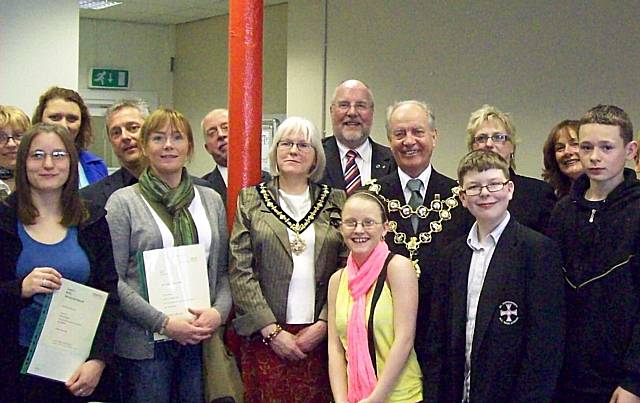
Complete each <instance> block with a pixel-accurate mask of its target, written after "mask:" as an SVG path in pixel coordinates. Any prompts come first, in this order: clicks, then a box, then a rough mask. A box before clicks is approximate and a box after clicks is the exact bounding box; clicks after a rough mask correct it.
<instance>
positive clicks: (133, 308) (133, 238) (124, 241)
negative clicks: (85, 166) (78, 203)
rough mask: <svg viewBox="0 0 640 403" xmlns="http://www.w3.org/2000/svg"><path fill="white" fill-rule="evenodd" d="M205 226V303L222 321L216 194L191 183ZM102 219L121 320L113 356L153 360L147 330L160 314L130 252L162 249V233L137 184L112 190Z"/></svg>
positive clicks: (221, 214)
mask: <svg viewBox="0 0 640 403" xmlns="http://www.w3.org/2000/svg"><path fill="white" fill-rule="evenodd" d="M195 187H196V189H197V191H198V192H200V197H201V199H202V204H203V206H204V209H205V211H206V214H207V218H208V220H209V224H210V225H211V247H210V251H209V260H208V262H207V267H208V269H209V290H210V293H211V296H210V297H211V305H212V306H213V307H214V308H215V309H216V310H217V311H218V312H219V313H220V315H221V316H222V321H223V322H224V321H225V320H226V318H227V316H228V314H229V311H230V310H231V292H230V290H229V279H228V276H227V239H228V236H227V228H226V218H225V210H224V207H223V205H222V199H221V198H220V195H219V194H218V193H216V192H215V191H214V190H213V189H210V188H206V187H203V186H199V185H195ZM106 209H107V221H108V222H109V229H110V231H111V240H112V244H113V257H114V261H115V265H116V270H117V271H118V277H119V281H118V294H119V296H120V303H121V305H120V306H121V309H122V312H123V315H122V316H123V317H122V318H121V319H120V320H119V323H118V329H117V331H116V343H115V351H116V354H117V355H119V356H121V357H124V358H129V359H137V360H141V359H150V358H153V343H149V337H150V336H149V334H150V332H157V331H159V330H160V328H161V326H162V322H163V321H164V319H165V318H166V315H165V314H164V313H162V312H160V311H158V310H156V309H155V308H154V307H152V306H151V305H149V303H148V302H147V301H146V300H145V299H144V298H143V297H142V296H141V284H140V277H139V275H138V268H137V264H136V253H137V252H138V251H141V252H142V251H146V250H153V249H160V248H162V235H161V234H160V229H159V228H158V226H157V225H156V222H155V220H154V219H153V216H152V215H151V211H150V210H149V209H148V207H147V204H146V203H145V202H144V200H143V199H142V195H141V194H140V190H139V188H138V185H133V186H129V187H126V188H123V189H119V190H117V191H116V192H115V193H114V194H113V195H111V197H110V198H109V200H108V201H107V206H106Z"/></svg>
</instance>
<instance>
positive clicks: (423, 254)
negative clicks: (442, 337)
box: [368, 100, 473, 340]
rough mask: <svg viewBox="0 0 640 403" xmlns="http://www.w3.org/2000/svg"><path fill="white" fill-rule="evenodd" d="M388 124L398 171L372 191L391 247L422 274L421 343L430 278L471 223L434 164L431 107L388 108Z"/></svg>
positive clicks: (408, 104) (418, 329) (415, 104)
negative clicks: (383, 212)
mask: <svg viewBox="0 0 640 403" xmlns="http://www.w3.org/2000/svg"><path fill="white" fill-rule="evenodd" d="M386 126H387V137H388V139H389V143H390V145H391V152H392V153H393V157H394V159H395V162H396V164H397V169H396V170H394V172H393V173H391V174H389V175H387V176H385V177H383V178H381V179H379V180H377V181H375V182H374V183H373V184H372V185H369V186H368V188H369V189H370V190H372V191H374V192H376V193H378V195H380V196H381V197H382V198H383V199H384V200H385V201H386V206H387V213H388V216H389V220H390V221H389V224H390V225H389V231H388V232H387V236H386V242H387V244H388V245H389V249H391V251H393V252H394V253H398V254H401V255H403V256H406V257H408V258H410V259H411V260H412V261H414V264H415V265H416V269H417V270H419V275H420V301H419V309H418V323H417V327H416V340H417V339H419V338H421V337H423V336H424V334H425V333H426V330H427V324H428V322H427V319H428V316H429V310H430V308H429V307H430V302H431V299H432V280H431V277H432V274H433V272H435V271H437V270H439V269H440V267H439V265H440V263H439V259H440V257H441V251H442V250H443V249H444V248H445V247H446V246H447V245H449V244H450V243H451V242H452V241H453V240H455V239H457V238H459V237H461V236H463V235H464V234H466V233H467V232H468V231H469V228H470V227H471V224H472V223H473V220H472V218H471V216H470V215H469V214H468V213H467V212H466V211H465V210H464V209H463V208H462V207H461V206H460V204H459V203H460V201H459V199H458V196H457V191H458V185H457V183H456V182H455V181H454V180H453V179H450V178H447V177H446V176H444V175H442V174H440V173H438V172H437V171H436V170H435V169H434V168H433V167H432V165H431V155H432V153H433V150H434V148H435V146H436V142H437V139H438V129H437V128H436V121H435V115H434V114H433V112H432V111H431V109H430V108H429V107H428V106H427V105H426V104H424V103H422V102H419V101H413V100H412V101H403V102H398V103H396V104H395V105H393V106H391V107H390V108H389V112H388V113H387V125H386ZM433 298H439V296H435V297H433Z"/></svg>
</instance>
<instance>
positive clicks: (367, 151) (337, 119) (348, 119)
mask: <svg viewBox="0 0 640 403" xmlns="http://www.w3.org/2000/svg"><path fill="white" fill-rule="evenodd" d="M373 108H374V103H373V94H372V93H371V90H370V89H369V87H367V86H366V85H365V84H364V83H363V82H361V81H358V80H347V81H344V82H342V83H341V84H340V85H338V87H336V89H335V91H334V93H333V98H332V101H331V106H330V107H329V111H330V113H331V124H332V127H333V136H329V137H326V138H325V139H324V140H323V141H322V145H323V148H324V153H325V156H326V158H327V167H326V168H325V171H324V176H323V177H322V179H321V180H320V183H326V184H328V185H329V186H332V187H335V188H339V189H344V190H346V192H347V194H351V193H353V192H354V191H355V190H356V189H358V188H359V187H360V186H362V185H363V184H365V183H366V182H368V181H369V179H371V178H381V177H383V176H385V175H387V174H389V173H390V172H391V171H392V170H393V167H394V165H393V158H392V156H391V152H390V151H389V148H388V147H385V146H383V145H380V144H378V143H376V142H374V141H373V140H371V139H370V137H369V134H370V132H371V125H372V123H373Z"/></svg>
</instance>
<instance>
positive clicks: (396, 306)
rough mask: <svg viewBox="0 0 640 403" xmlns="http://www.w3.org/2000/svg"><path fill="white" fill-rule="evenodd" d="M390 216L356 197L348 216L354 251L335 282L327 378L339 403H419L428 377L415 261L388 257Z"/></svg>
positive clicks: (347, 236)
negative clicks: (418, 349)
mask: <svg viewBox="0 0 640 403" xmlns="http://www.w3.org/2000/svg"><path fill="white" fill-rule="evenodd" d="M388 229H389V225H388V222H387V216H386V213H385V209H384V207H383V205H382V203H381V202H380V200H379V199H378V198H377V197H376V196H375V195H374V194H372V193H368V192H357V193H354V194H353V195H351V196H350V197H349V199H347V202H346V203H345V205H344V209H343V210H342V224H341V232H342V237H343V239H344V242H345V243H346V245H347V247H348V248H349V250H350V254H349V258H348V260H347V265H346V268H344V269H341V270H339V271H337V272H336V273H334V274H333V276H331V280H330V282H329V376H330V378H331V389H332V390H333V398H334V400H335V402H350V403H351V402H354V403H355V402H420V401H422V375H421V372H420V366H419V365H418V361H417V359H416V353H415V351H414V348H413V341H414V337H415V331H416V316H417V311H418V278H417V276H416V272H415V270H414V268H413V265H412V263H411V261H410V260H409V259H407V258H405V257H404V256H401V255H395V254H393V253H390V252H389V248H388V247H387V244H386V243H385V242H384V236H385V234H386V233H387V230H388Z"/></svg>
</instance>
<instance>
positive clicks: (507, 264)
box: [472, 218, 517, 360]
mask: <svg viewBox="0 0 640 403" xmlns="http://www.w3.org/2000/svg"><path fill="white" fill-rule="evenodd" d="M514 223H515V221H514V220H513V218H511V219H510V220H509V223H508V224H507V227H506V228H505V229H504V231H503V232H502V235H501V236H500V239H499V240H498V244H497V245H496V249H495V251H494V252H493V256H492V257H491V262H490V263H489V267H488V268H487V274H486V275H485V278H484V282H483V284H482V291H481V292H480V299H479V301H478V311H477V314H476V327H475V330H474V334H473V349H472V356H473V357H472V360H473V359H474V358H475V357H476V354H477V353H478V351H480V350H481V348H482V347H481V346H482V341H483V340H484V336H485V334H486V332H487V328H488V327H489V324H490V323H491V321H492V319H493V317H494V315H495V311H496V309H498V305H499V304H500V302H501V301H500V294H501V293H502V290H503V288H504V286H505V281H504V277H505V274H506V272H507V271H508V270H510V268H511V267H512V263H511V260H512V259H513V256H512V251H513V250H514V245H515V243H517V239H516V234H515V224H514Z"/></svg>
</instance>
